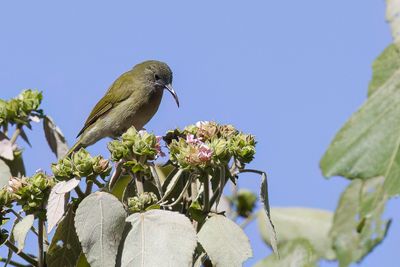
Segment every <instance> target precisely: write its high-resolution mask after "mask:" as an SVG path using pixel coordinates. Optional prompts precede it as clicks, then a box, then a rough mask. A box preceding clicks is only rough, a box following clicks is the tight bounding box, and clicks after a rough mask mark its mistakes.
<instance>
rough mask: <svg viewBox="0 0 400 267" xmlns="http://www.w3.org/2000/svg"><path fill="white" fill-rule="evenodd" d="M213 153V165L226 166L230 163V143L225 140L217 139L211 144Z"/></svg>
mask: <svg viewBox="0 0 400 267" xmlns="http://www.w3.org/2000/svg"><path fill="white" fill-rule="evenodd" d="M210 148H211V149H212V151H213V152H214V153H213V163H214V164H217V165H225V164H227V163H228V162H229V160H230V158H231V154H230V152H229V145H228V141H226V140H225V139H223V138H215V139H213V140H212V141H211V143H210Z"/></svg>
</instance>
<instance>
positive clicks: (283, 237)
mask: <svg viewBox="0 0 400 267" xmlns="http://www.w3.org/2000/svg"><path fill="white" fill-rule="evenodd" d="M271 215H272V216H273V218H274V223H275V227H276V231H277V233H278V236H279V239H278V241H279V242H278V246H279V247H281V245H282V244H286V243H288V242H290V241H292V240H296V239H299V238H303V239H307V240H308V241H309V242H310V243H311V244H312V245H313V246H314V248H315V250H316V252H317V254H318V255H319V256H320V257H323V258H325V259H328V260H334V259H335V258H336V257H335V252H334V251H333V250H332V248H331V246H332V240H331V238H330V237H329V231H330V229H331V227H332V223H333V213H332V212H329V211H325V210H319V209H310V208H272V210H271ZM265 217H266V215H265V213H263V212H260V213H259V215H258V222H259V227H260V232H261V236H262V238H263V239H264V241H265V242H266V243H267V244H269V245H271V244H270V242H271V241H270V240H271V233H270V232H268V231H266V230H265V229H266V226H265V224H266V221H267V220H266V218H265Z"/></svg>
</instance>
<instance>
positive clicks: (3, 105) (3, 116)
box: [0, 99, 7, 125]
mask: <svg viewBox="0 0 400 267" xmlns="http://www.w3.org/2000/svg"><path fill="white" fill-rule="evenodd" d="M6 122H7V101H4V100H2V99H0V125H2V124H5V123H6Z"/></svg>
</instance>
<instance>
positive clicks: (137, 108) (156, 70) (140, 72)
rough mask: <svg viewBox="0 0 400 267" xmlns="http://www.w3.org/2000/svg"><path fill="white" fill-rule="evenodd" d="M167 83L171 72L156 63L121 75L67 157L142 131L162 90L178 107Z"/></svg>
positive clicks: (153, 110)
mask: <svg viewBox="0 0 400 267" xmlns="http://www.w3.org/2000/svg"><path fill="white" fill-rule="evenodd" d="M171 83H172V71H171V69H170V68H169V67H168V65H167V64H165V63H163V62H160V61H156V60H149V61H145V62H142V63H140V64H138V65H136V66H135V67H133V69H132V70H130V71H128V72H125V73H124V74H122V75H121V76H120V77H119V78H118V79H117V80H116V81H115V82H114V83H113V84H112V85H111V86H110V88H109V89H108V91H107V92H106V94H105V95H104V96H103V98H102V99H100V101H99V102H98V103H97V104H96V106H95V107H94V108H93V110H92V112H91V113H90V115H89V117H88V118H87V120H86V122H85V125H84V126H83V128H82V130H81V131H80V132H79V134H78V136H77V137H80V138H79V140H78V142H76V144H75V145H74V146H73V147H72V148H71V149H70V150H69V152H68V153H67V156H68V155H70V154H71V153H72V152H74V151H77V150H79V149H80V148H81V147H87V146H89V145H92V144H94V143H96V142H97V141H99V140H100V139H103V138H105V137H111V138H117V137H119V136H121V135H122V134H123V133H124V132H125V131H126V130H128V128H130V127H131V126H135V128H136V129H137V130H140V129H142V128H143V126H144V125H145V124H146V123H147V122H148V121H149V120H150V119H151V118H152V117H153V116H154V114H155V113H156V112H157V110H158V107H159V105H160V102H161V98H162V95H163V92H164V89H167V90H168V91H169V92H170V93H171V94H172V95H173V97H174V99H175V101H176V104H177V105H178V107H179V100H178V96H177V95H176V93H175V91H174V89H173V88H172V85H171Z"/></svg>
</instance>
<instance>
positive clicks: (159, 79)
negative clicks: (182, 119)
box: [135, 60, 179, 107]
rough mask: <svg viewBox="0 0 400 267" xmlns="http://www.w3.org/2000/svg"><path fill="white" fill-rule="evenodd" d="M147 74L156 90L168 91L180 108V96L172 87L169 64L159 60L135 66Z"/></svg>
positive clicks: (147, 78)
mask: <svg viewBox="0 0 400 267" xmlns="http://www.w3.org/2000/svg"><path fill="white" fill-rule="evenodd" d="M135 68H140V69H141V70H143V71H144V73H145V79H146V81H147V82H148V83H150V84H151V85H152V87H153V88H155V89H156V90H164V89H167V90H168V91H169V92H170V93H171V94H172V96H173V97H174V99H175V101H176V104H177V105H178V107H179V99H178V96H177V94H176V92H175V90H174V88H173V87H172V71H171V69H170V67H168V65H167V64H165V63H164V62H161V61H157V60H148V61H145V62H142V63H140V64H138V65H136V66H135Z"/></svg>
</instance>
